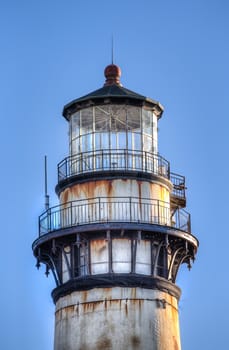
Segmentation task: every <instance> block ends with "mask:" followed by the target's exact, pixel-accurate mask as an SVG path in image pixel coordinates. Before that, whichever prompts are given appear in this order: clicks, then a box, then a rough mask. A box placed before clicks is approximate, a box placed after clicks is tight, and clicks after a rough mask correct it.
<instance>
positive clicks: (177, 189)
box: [58, 149, 186, 207]
mask: <svg viewBox="0 0 229 350" xmlns="http://www.w3.org/2000/svg"><path fill="white" fill-rule="evenodd" d="M101 172H102V173H103V176H104V174H105V172H107V173H111V172H112V173H117V172H119V173H120V172H122V173H125V172H135V173H143V174H148V175H152V174H153V175H156V176H160V177H162V178H165V179H168V180H170V181H171V182H172V184H173V191H172V194H171V197H172V198H171V202H172V205H173V206H174V207H176V206H179V207H185V204H186V201H185V177H184V176H182V175H178V174H175V173H172V172H170V164H169V162H168V161H167V160H166V159H165V158H163V157H162V156H160V155H158V154H153V153H150V152H146V151H138V150H127V149H112V150H111V149H104V150H95V151H91V152H84V153H78V154H76V155H74V156H69V157H66V158H65V159H63V160H62V161H61V162H60V163H59V164H58V184H61V182H63V181H65V180H67V179H69V178H71V177H75V176H78V175H84V176H87V175H92V174H94V173H101Z"/></svg>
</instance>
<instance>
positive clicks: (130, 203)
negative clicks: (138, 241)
mask: <svg viewBox="0 0 229 350" xmlns="http://www.w3.org/2000/svg"><path fill="white" fill-rule="evenodd" d="M129 205H130V222H132V208H131V205H132V202H131V197H130V198H129Z"/></svg>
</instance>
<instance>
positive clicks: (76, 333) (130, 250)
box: [33, 64, 198, 350]
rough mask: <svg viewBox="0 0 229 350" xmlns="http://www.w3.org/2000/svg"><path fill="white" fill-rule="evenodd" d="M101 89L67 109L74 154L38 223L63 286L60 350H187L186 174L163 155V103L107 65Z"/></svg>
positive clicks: (38, 245)
mask: <svg viewBox="0 0 229 350" xmlns="http://www.w3.org/2000/svg"><path fill="white" fill-rule="evenodd" d="M105 77H106V81H105V84H104V86H103V87H102V88H100V89H99V90H96V91H94V92H92V93H89V94H88V95H86V96H83V97H81V98H78V99H76V100H74V101H72V102H70V103H69V104H67V105H66V106H65V107H64V110H63V116H64V117H65V119H66V120H67V122H68V123H69V156H68V157H66V158H65V159H64V160H62V161H61V162H60V163H59V164H58V183H57V186H56V193H57V195H58V197H59V201H60V204H59V205H58V206H55V207H52V208H48V209H47V210H46V211H45V212H44V213H43V214H42V215H41V216H40V217H39V237H38V238H37V239H36V240H35V242H34V243H33V252H34V255H35V257H36V258H37V266H39V265H40V263H43V264H45V265H46V272H47V273H48V272H49V270H51V271H52V273H53V275H54V279H55V282H56V287H55V289H54V290H53V291H52V297H53V301H54V303H55V305H56V313H55V341H54V349H55V350H83V349H113V350H117V349H119V350H126V349H144V350H147V349H153V350H179V349H181V344H180V333H179V317H178V301H179V298H180V289H179V287H178V286H177V285H176V284H175V282H176V277H177V273H178V270H179V267H180V265H181V264H187V265H188V267H190V266H191V262H192V261H193V260H194V257H195V254H196V251H197V248H198V241H197V239H196V238H195V237H194V236H193V235H192V233H191V222H190V215H189V213H187V212H186V211H185V210H184V208H185V206H186V195H185V189H186V187H185V177H184V176H182V175H178V174H175V173H173V172H171V170H170V163H169V161H167V160H166V159H165V158H164V157H162V156H161V155H160V154H159V153H158V135H157V128H158V120H159V119H160V118H161V116H162V113H163V107H162V106H161V105H160V103H159V102H157V101H154V100H152V99H150V98H147V97H144V96H142V95H139V94H137V93H135V92H133V91H131V90H128V89H126V88H124V87H123V86H122V85H121V83H120V77H121V70H120V68H119V67H118V66H116V65H114V64H112V65H109V66H107V67H106V69H105Z"/></svg>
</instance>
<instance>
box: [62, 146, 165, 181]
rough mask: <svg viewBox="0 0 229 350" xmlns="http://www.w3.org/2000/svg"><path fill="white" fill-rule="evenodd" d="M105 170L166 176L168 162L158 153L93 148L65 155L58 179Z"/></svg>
mask: <svg viewBox="0 0 229 350" xmlns="http://www.w3.org/2000/svg"><path fill="white" fill-rule="evenodd" d="M106 170H112V171H113V170H134V171H143V172H147V173H153V174H156V175H160V176H163V177H166V178H169V175H170V166H169V162H168V161H167V160H166V159H164V158H163V157H161V156H160V155H158V154H153V153H150V152H145V151H137V150H127V149H112V150H111V149H107V150H95V151H91V152H84V153H78V154H76V155H74V156H69V157H66V158H65V159H64V160H62V161H61V162H60V163H59V164H58V181H61V180H64V179H66V178H68V177H70V176H73V175H78V174H85V173H88V172H97V171H106Z"/></svg>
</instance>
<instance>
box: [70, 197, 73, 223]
mask: <svg viewBox="0 0 229 350" xmlns="http://www.w3.org/2000/svg"><path fill="white" fill-rule="evenodd" d="M70 210H71V211H70V221H71V222H70V226H73V220H72V202H71V206H70Z"/></svg>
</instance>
